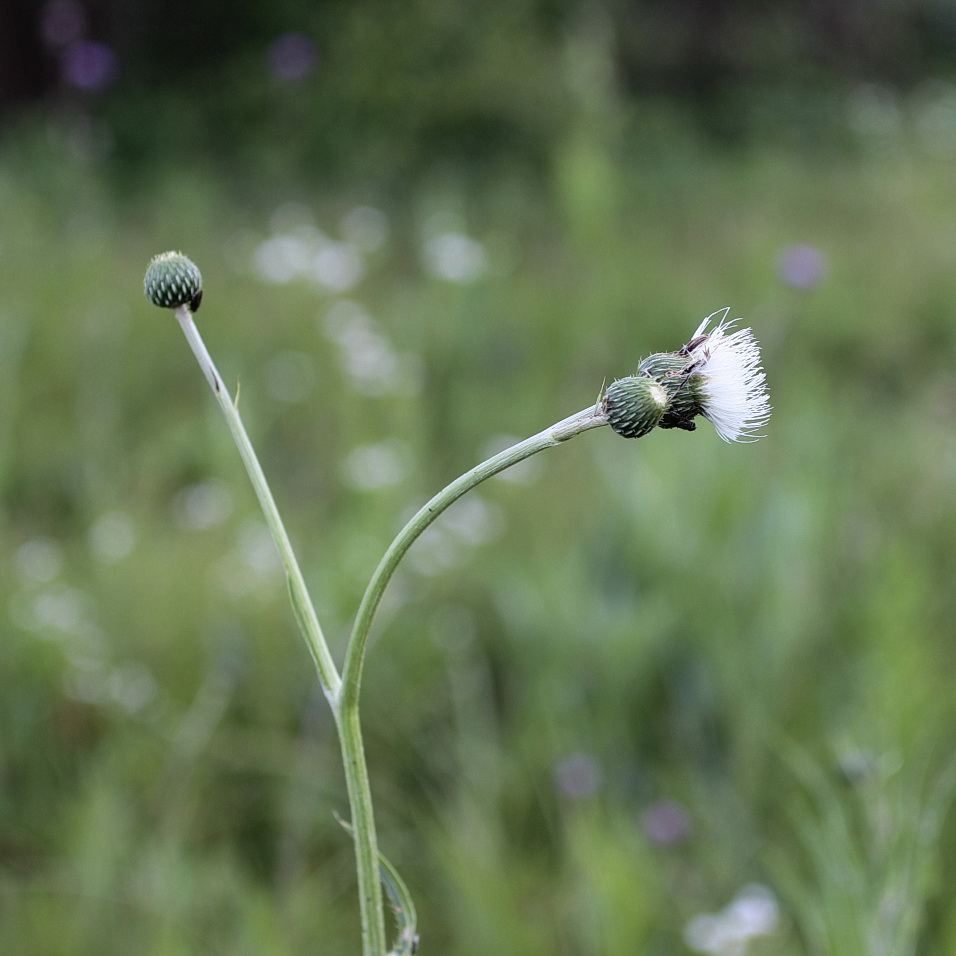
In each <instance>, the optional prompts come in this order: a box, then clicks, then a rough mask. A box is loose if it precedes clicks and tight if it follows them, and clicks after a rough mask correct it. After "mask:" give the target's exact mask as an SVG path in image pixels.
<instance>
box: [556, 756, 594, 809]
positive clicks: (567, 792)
mask: <svg viewBox="0 0 956 956" xmlns="http://www.w3.org/2000/svg"><path fill="white" fill-rule="evenodd" d="M603 781H604V775H603V774H602V773H601V768H600V767H599V766H598V764H597V761H596V760H595V759H594V758H593V757H591V756H589V755H588V754H582V753H576V754H569V755H568V756H567V757H565V758H564V759H563V760H561V761H559V763H558V765H557V766H556V767H555V768H554V782H555V786H556V787H557V789H558V792H559V793H560V794H561V795H562V796H564V797H567V798H568V799H569V800H585V799H586V798H587V797H590V796H593V795H594V794H595V793H596V792H597V790H598V789H600V787H601V784H602V783H603Z"/></svg>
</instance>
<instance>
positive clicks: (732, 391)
mask: <svg viewBox="0 0 956 956" xmlns="http://www.w3.org/2000/svg"><path fill="white" fill-rule="evenodd" d="M729 314H730V309H729V308H727V309H721V310H720V311H719V312H714V313H713V314H711V315H709V316H707V318H706V319H704V321H703V322H701V323H700V325H699V326H698V327H697V331H696V332H695V333H694V336H693V338H692V339H691V340H690V342H688V343H687V345H685V346H684V348H683V349H681V353H683V354H685V355H686V356H687V358H688V363H687V371H690V372H691V373H692V375H693V376H694V377H697V376H699V377H700V378H699V382H700V384H699V388H698V389H697V391H698V394H699V396H700V406H701V407H700V413H701V414H702V415H703V416H704V418H706V419H707V420H708V421H709V422H710V423H711V424H712V425H713V426H714V428H716V429H717V434H718V435H720V437H721V438H723V440H724V441H727V442H748V441H756V440H757V439H758V438H761V437H762V436H761V435H760V434H759V433H758V432H759V429H761V428H763V427H764V426H765V425H766V424H767V422H768V421H769V420H770V412H771V410H772V409H771V405H770V398H769V396H768V394H767V377H766V375H765V374H764V370H763V368H762V367H761V364H760V347H759V345H758V344H757V340H756V339H755V338H754V333H753V330H752V329H749V328H744V329H738V328H736V326H737V323H738V322H741V321H742V320H741V319H731V320H729V321H728V318H727V316H728V315H729ZM716 316H720V319H719V320H718V321H717V324H716V325H715V326H714V327H713V328H712V329H710V331H708V326H710V324H711V323H712V322H713V321H714V318H715V317H716Z"/></svg>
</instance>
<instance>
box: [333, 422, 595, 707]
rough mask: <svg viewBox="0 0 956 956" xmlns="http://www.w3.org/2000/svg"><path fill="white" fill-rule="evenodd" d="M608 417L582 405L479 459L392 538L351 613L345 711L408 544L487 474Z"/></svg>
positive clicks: (353, 699) (355, 698)
mask: <svg viewBox="0 0 956 956" xmlns="http://www.w3.org/2000/svg"><path fill="white" fill-rule="evenodd" d="M606 424H607V418H606V417H605V415H604V412H603V411H601V409H600V407H599V406H598V407H593V408H586V409H584V410H583V411H580V412H578V413H577V414H576V415H571V416H570V417H569V418H565V419H564V420H563V421H560V422H558V423H557V424H556V425H552V426H551V427H550V428H546V429H545V430H544V431H542V432H538V434H537V435H532V436H531V437H530V438H526V439H525V440H524V441H522V442H518V444H517V445H512V446H511V447H510V448H506V449H505V450H504V451H502V452H499V453H498V454H497V455H494V456H493V457H491V458H489V459H488V460H487V461H484V462H482V463H481V464H480V465H477V466H476V467H475V468H472V469H471V471H469V472H466V473H465V474H464V475H462V476H461V477H460V478H457V479H456V480H455V481H453V482H452V483H451V484H450V485H448V486H447V487H446V488H444V489H443V490H442V491H440V492H438V494H437V495H435V497H434V498H432V499H431V501H429V502H428V504H426V505H425V506H424V507H423V508H421V509H420V510H419V511H418V512H417V514H415V516H414V517H413V518H412V519H411V520H410V521H409V522H408V524H406V525H405V527H404V528H402V530H401V531H400V532H399V533H398V536H397V537H396V538H395V540H394V541H393V542H392V543H391V544H390V545H389V547H388V550H387V551H386V552H385V555H384V556H383V557H382V560H381V561H380V562H379V565H378V567H377V568H376V569H375V573H374V574H373V575H372V580H371V581H370V582H369V585H368V587H367V588H366V590H365V594H364V595H363V597H362V603H361V604H360V605H359V609H358V613H357V614H356V617H355V624H354V625H353V627H352V634H351V636H350V637H349V644H348V649H347V650H346V654H345V665H344V667H343V669H342V687H341V699H340V701H339V703H340V706H341V708H342V710H343V712H347V711H349V710H351V709H357V707H358V698H359V689H360V686H361V682H362V666H363V663H364V660H365V649H366V647H367V646H368V638H369V633H370V632H371V629H372V621H373V620H374V618H375V612H376V611H377V610H378V606H379V604H380V603H381V600H382V596H383V595H384V593H385V588H386V587H387V586H388V582H389V581H390V580H391V578H392V575H393V574H394V573H395V569H396V568H397V567H398V564H399V562H400V561H401V560H402V558H403V557H404V556H405V553H406V552H407V551H408V549H409V548H410V547H411V546H412V543H413V542H414V541H415V539H416V538H417V537H418V536H419V535H420V534H421V533H422V532H423V531H424V530H425V529H426V528H427V527H428V526H429V525H430V524H431V523H432V522H433V521H434V520H435V519H436V518H437V517H438V516H439V515H440V514H441V513H442V512H443V511H444V510H445V509H446V508H447V507H448V506H449V505H451V504H453V503H454V502H455V501H457V500H458V499H459V498H460V497H461V496H462V495H464V494H465V493H467V492H468V491H471V489H472V488H474V487H475V486H476V485H479V484H481V482H483V481H485V479H487V478H491V477H492V476H493V475H497V474H498V473H499V472H502V471H504V470H505V469H506V468H510V467H511V466H512V465H516V464H517V463H518V462H519V461H524V459H525V458H530V457H531V456H532V455H535V454H537V453H538V452H539V451H543V450H544V449H545V448H552V447H553V446H555V445H559V444H560V443H561V442H563V441H567V440H568V439H569V438H573V437H574V436H575V435H579V434H580V433H581V432H583V431H587V430H588V429H589V428H597V427H599V426H600V425H606Z"/></svg>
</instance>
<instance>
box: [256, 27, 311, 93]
mask: <svg viewBox="0 0 956 956" xmlns="http://www.w3.org/2000/svg"><path fill="white" fill-rule="evenodd" d="M268 59H269V69H270V70H272V72H273V73H274V74H275V75H276V76H277V77H278V78H279V79H280V80H287V81H293V80H301V79H304V78H305V77H307V76H308V75H309V74H310V73H311V72H312V71H313V70H314V69H315V64H316V61H317V60H318V51H317V50H316V48H315V43H314V42H313V41H312V40H310V39H309V38H308V37H307V36H305V35H304V34H302V33H285V34H283V35H282V36H281V37H279V39H278V40H275V41H274V42H273V43H272V44H271V45H270V47H269V51H268Z"/></svg>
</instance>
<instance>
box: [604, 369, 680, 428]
mask: <svg viewBox="0 0 956 956" xmlns="http://www.w3.org/2000/svg"><path fill="white" fill-rule="evenodd" d="M603 408H604V414H605V415H606V416H607V422H608V424H609V425H610V426H611V428H613V429H614V431H616V432H617V433H618V434H619V435H622V436H623V437H624V438H640V437H641V436H642V435H646V434H647V433H648V432H649V431H650V430H651V429H652V428H655V427H656V426H657V425H658V424H659V423H660V421H661V418H662V416H663V415H664V411H665V409H666V408H667V391H666V389H664V388H663V386H662V385H661V384H660V383H659V382H658V381H657V380H656V379H654V378H651V377H650V376H649V375H633V376H630V377H629V378H621V379H618V380H617V381H616V382H613V383H612V384H611V385H609V386H608V389H607V391H606V392H605V393H604V401H603Z"/></svg>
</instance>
